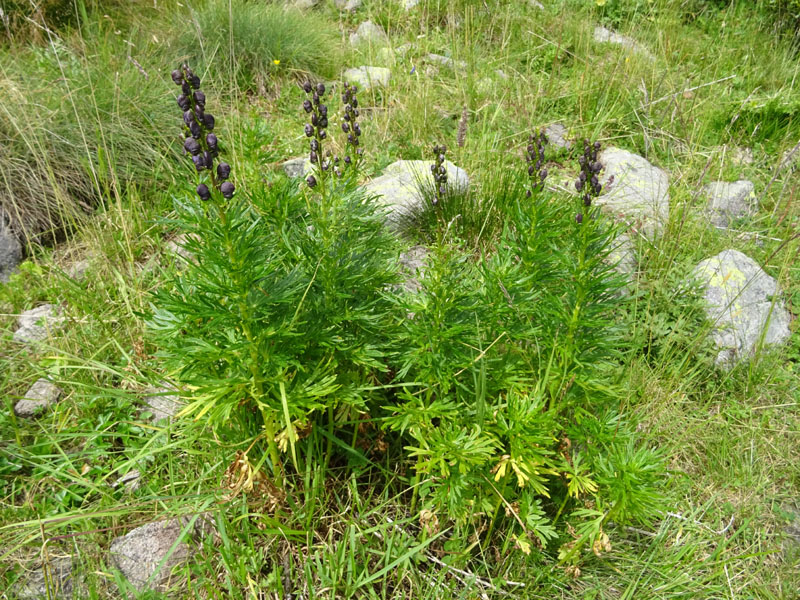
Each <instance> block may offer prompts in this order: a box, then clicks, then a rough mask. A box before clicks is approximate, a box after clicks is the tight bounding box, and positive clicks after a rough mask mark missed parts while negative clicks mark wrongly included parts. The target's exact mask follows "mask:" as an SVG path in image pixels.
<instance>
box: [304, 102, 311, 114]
mask: <svg viewBox="0 0 800 600" xmlns="http://www.w3.org/2000/svg"><path fill="white" fill-rule="evenodd" d="M303 110H304V111H306V112H307V113H310V112H311V111H312V110H314V107H313V106H311V101H310V100H303Z"/></svg>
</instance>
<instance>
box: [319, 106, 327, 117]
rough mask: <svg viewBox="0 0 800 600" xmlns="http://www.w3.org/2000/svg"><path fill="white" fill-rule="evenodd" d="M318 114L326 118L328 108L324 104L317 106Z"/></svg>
mask: <svg viewBox="0 0 800 600" xmlns="http://www.w3.org/2000/svg"><path fill="white" fill-rule="evenodd" d="M319 114H321V115H322V116H323V117H327V116H328V107H327V106H325V105H324V104H320V105H319Z"/></svg>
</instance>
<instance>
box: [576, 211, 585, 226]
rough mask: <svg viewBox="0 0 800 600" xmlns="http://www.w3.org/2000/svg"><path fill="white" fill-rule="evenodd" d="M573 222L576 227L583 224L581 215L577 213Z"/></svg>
mask: <svg viewBox="0 0 800 600" xmlns="http://www.w3.org/2000/svg"><path fill="white" fill-rule="evenodd" d="M575 222H576V223H577V224H578V225H580V224H581V223H583V215H582V214H581V213H578V214H577V215H575Z"/></svg>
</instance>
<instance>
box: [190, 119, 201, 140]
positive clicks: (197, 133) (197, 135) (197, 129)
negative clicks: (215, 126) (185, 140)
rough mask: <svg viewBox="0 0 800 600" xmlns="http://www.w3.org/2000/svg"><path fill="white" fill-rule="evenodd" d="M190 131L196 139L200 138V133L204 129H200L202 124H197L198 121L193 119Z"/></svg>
mask: <svg viewBox="0 0 800 600" xmlns="http://www.w3.org/2000/svg"><path fill="white" fill-rule="evenodd" d="M189 131H190V132H191V134H192V137H193V138H195V139H200V135H201V134H202V133H203V131H202V130H201V129H200V125H198V124H197V121H192V122H191V123H189Z"/></svg>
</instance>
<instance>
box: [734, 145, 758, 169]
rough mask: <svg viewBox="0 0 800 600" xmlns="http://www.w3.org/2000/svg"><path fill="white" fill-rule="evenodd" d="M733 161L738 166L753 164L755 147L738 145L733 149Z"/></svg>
mask: <svg viewBox="0 0 800 600" xmlns="http://www.w3.org/2000/svg"><path fill="white" fill-rule="evenodd" d="M731 161H733V164H735V165H737V166H744V165H752V164H753V163H754V162H755V159H754V158H753V149H752V148H748V147H746V146H745V147H740V146H737V147H736V148H734V149H733V150H731Z"/></svg>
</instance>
